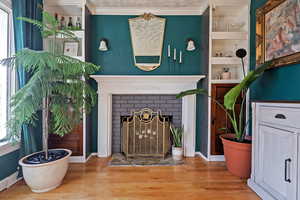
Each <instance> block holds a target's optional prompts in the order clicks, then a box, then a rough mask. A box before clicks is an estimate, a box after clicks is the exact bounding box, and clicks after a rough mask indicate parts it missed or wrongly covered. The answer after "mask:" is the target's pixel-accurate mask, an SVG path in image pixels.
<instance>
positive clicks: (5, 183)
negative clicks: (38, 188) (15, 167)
mask: <svg viewBox="0 0 300 200" xmlns="http://www.w3.org/2000/svg"><path fill="white" fill-rule="evenodd" d="M21 179H22V177H19V178H18V172H15V173H13V174H11V175H10V176H8V177H6V178H5V179H2V180H1V181H0V192H1V191H2V190H5V189H7V188H9V187H10V186H12V185H13V184H15V183H16V182H18V181H19V180H21Z"/></svg>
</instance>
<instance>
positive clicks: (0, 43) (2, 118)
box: [0, 9, 8, 141]
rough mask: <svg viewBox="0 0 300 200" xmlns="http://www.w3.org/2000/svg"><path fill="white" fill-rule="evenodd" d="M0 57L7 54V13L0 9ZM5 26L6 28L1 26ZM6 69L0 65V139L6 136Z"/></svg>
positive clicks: (4, 56)
mask: <svg viewBox="0 0 300 200" xmlns="http://www.w3.org/2000/svg"><path fill="white" fill-rule="evenodd" d="M0 27H1V29H0V35H1V37H0V47H1V48H0V59H3V58H6V57H7V55H8V51H7V50H8V39H7V38H8V13H6V12H5V11H3V10H1V9H0ZM2 27H6V28H2ZM6 119H7V69H6V68H5V67H3V66H0V141H1V139H3V138H4V137H5V136H6V126H5V124H6Z"/></svg>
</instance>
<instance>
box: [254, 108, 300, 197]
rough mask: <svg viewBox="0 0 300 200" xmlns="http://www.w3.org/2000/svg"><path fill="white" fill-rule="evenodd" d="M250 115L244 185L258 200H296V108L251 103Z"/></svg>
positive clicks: (299, 113) (299, 144)
mask: <svg viewBox="0 0 300 200" xmlns="http://www.w3.org/2000/svg"><path fill="white" fill-rule="evenodd" d="M253 111H254V112H253V118H252V119H253V129H252V133H253V150H252V173H251V178H250V179H249V180H248V185H249V186H250V187H251V188H252V189H253V190H254V191H255V192H256V193H257V194H258V195H259V196H260V197H262V199H266V200H269V199H270V200H271V199H276V200H277V199H278V200H297V199H300V196H299V195H300V194H299V193H300V190H299V187H300V186H299V185H300V179H299V178H300V170H299V167H300V165H299V163H300V151H299V149H300V136H299V133H300V118H299V117H300V105H297V104H275V103H254V104H253ZM297 195H298V196H297Z"/></svg>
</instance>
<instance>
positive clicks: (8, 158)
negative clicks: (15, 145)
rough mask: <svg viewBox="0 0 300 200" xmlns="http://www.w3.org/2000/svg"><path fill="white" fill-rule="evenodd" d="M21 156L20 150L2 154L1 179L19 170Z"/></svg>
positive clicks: (0, 159) (0, 162)
mask: <svg viewBox="0 0 300 200" xmlns="http://www.w3.org/2000/svg"><path fill="white" fill-rule="evenodd" d="M19 156H20V153H19V150H17V151H13V152H11V153H8V154H5V155H3V156H0V181H1V180H2V179H4V178H6V177H8V176H9V175H11V174H13V173H15V172H16V171H17V167H18V160H19Z"/></svg>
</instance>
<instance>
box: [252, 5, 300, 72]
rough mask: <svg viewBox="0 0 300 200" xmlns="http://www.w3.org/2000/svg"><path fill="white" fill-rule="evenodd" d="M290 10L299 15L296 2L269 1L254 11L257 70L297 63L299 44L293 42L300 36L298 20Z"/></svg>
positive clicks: (298, 6)
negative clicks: (268, 63) (259, 67)
mask: <svg viewBox="0 0 300 200" xmlns="http://www.w3.org/2000/svg"><path fill="white" fill-rule="evenodd" d="M293 10H295V11H297V10H299V11H300V4H299V2H298V1H297V0H269V1H267V2H266V3H265V5H264V6H262V7H261V8H259V9H257V10H256V66H260V65H261V64H263V63H264V62H266V61H272V62H271V63H272V64H271V65H272V66H271V67H280V66H285V65H289V64H293V63H299V62H300V40H299V39H297V40H295V39H294V38H296V35H297V34H299V33H300V17H299V16H297V15H296V14H295V15H294V13H299V12H291V11H293ZM274 19H275V20H274ZM297 37H298V36H297ZM283 38H284V39H283ZM296 41H297V42H296ZM293 42H294V43H293Z"/></svg>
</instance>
